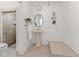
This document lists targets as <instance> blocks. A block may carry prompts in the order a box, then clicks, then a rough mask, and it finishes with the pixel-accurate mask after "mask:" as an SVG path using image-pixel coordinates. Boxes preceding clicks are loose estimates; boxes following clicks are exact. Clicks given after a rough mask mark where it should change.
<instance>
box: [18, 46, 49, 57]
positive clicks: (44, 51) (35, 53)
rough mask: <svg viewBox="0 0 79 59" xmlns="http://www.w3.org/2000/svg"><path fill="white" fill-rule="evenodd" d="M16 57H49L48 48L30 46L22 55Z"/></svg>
mask: <svg viewBox="0 0 79 59" xmlns="http://www.w3.org/2000/svg"><path fill="white" fill-rule="evenodd" d="M17 57H50V48H49V47H48V46H40V47H37V46H35V45H32V46H31V47H30V48H29V49H28V50H27V51H26V52H25V54H23V55H17Z"/></svg>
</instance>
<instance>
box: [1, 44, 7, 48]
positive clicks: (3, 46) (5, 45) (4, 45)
mask: <svg viewBox="0 0 79 59" xmlns="http://www.w3.org/2000/svg"><path fill="white" fill-rule="evenodd" d="M7 47H8V44H7V43H0V48H7Z"/></svg>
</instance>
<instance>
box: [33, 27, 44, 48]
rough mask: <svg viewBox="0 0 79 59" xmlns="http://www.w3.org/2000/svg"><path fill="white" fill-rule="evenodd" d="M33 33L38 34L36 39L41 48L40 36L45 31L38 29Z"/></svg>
mask: <svg viewBox="0 0 79 59" xmlns="http://www.w3.org/2000/svg"><path fill="white" fill-rule="evenodd" d="M33 32H34V33H36V37H37V38H36V46H37V47H40V46H41V37H40V35H41V34H42V32H43V30H41V29H39V28H38V29H34V30H33Z"/></svg>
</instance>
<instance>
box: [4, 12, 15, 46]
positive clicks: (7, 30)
mask: <svg viewBox="0 0 79 59" xmlns="http://www.w3.org/2000/svg"><path fill="white" fill-rule="evenodd" d="M15 22H16V12H15V11H12V12H3V42H5V43H7V44H8V45H9V46H11V45H12V44H14V43H16V24H15Z"/></svg>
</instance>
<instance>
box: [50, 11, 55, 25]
mask: <svg viewBox="0 0 79 59" xmlns="http://www.w3.org/2000/svg"><path fill="white" fill-rule="evenodd" d="M51 19H52V24H56V13H55V12H52V17H51Z"/></svg>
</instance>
